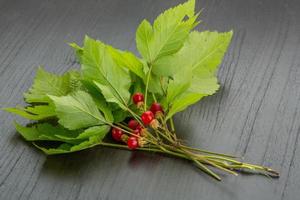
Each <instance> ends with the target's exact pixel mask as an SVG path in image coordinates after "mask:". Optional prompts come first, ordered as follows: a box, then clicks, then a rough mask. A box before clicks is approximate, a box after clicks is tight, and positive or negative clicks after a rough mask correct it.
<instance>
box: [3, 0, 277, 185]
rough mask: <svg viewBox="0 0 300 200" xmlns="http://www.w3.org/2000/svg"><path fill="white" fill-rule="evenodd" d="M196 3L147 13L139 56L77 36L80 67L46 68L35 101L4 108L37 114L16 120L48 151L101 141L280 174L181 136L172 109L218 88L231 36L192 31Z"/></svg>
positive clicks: (205, 164) (30, 97)
mask: <svg viewBox="0 0 300 200" xmlns="http://www.w3.org/2000/svg"><path fill="white" fill-rule="evenodd" d="M194 10H195V1H194V0H189V1H187V2H185V3H183V4H180V5H178V6H176V7H174V8H171V9H168V10H166V11H165V12H163V13H162V14H160V15H159V16H158V17H157V18H156V19H155V20H154V22H153V24H151V23H150V22H148V21H147V20H143V21H142V23H141V24H140V25H139V27H138V28H137V31H136V46H137V49H138V51H139V54H140V57H137V56H136V55H134V54H133V53H131V52H128V51H122V50H119V49H116V48H113V47H112V46H110V45H107V44H104V43H103V42H101V41H99V40H94V39H92V38H90V37H88V36H86V37H85V39H84V42H83V46H82V47H81V46H79V45H77V44H75V43H71V44H70V46H71V47H72V48H74V50H75V53H76V56H77V58H78V61H79V63H80V65H81V69H80V70H79V71H77V70H70V71H68V72H66V73H64V74H63V75H55V74H52V73H49V72H46V71H45V70H44V69H43V68H39V69H38V71H37V74H36V77H35V79H34V83H33V85H32V87H31V88H30V89H29V91H28V92H26V93H24V99H25V102H26V103H27V104H28V105H27V106H26V107H20V106H18V107H16V108H5V110H6V111H8V112H11V113H14V114H17V115H20V116H22V117H24V118H26V119H29V120H32V121H31V123H30V124H28V125H27V126H22V125H20V124H18V123H15V126H16V129H17V131H18V132H19V133H20V134H21V135H22V136H23V137H24V138H25V140H27V141H31V142H33V144H34V145H35V146H36V147H37V148H39V149H40V150H42V151H43V152H44V153H46V154H48V155H51V154H64V153H71V152H76V151H80V150H83V149H87V148H91V147H94V146H97V145H98V146H105V147H115V148H120V149H128V150H140V151H148V152H157V153H161V154H167V155H171V156H175V157H179V158H183V159H186V160H189V161H192V162H193V163H194V164H195V165H196V166H197V167H199V168H200V169H201V170H203V171H204V172H206V173H207V174H209V175H211V176H212V177H214V178H215V179H217V180H221V178H220V176H219V175H218V174H217V173H215V172H214V171H213V170H212V168H211V167H214V168H218V169H220V170H223V171H226V172H228V173H230V174H233V175H237V171H240V170H247V171H251V172H255V173H262V174H265V175H267V176H272V177H279V174H278V173H277V172H276V171H274V170H272V169H270V168H268V167H264V166H259V165H253V164H249V163H244V162H241V161H238V160H236V158H235V157H234V156H231V155H226V154H220V153H215V152H210V151H205V150H201V149H196V148H192V147H189V146H187V145H186V144H185V143H183V142H182V141H181V140H180V139H179V138H178V137H177V135H176V130H175V126H174V123H173V116H174V115H175V114H176V113H178V112H180V111H183V110H185V109H186V108H187V107H188V106H190V105H192V104H194V103H196V102H198V101H199V100H201V99H202V98H203V97H205V96H208V95H212V94H214V93H215V92H216V91H217V90H218V88H219V85H218V81H217V77H216V72H217V69H218V66H219V65H220V63H221V61H222V59H223V56H224V54H225V52H226V50H227V47H228V45H229V43H230V40H231V37H232V31H230V32H224V33H218V32H209V31H204V32H198V31H196V30H193V29H194V28H195V27H196V26H197V25H198V24H199V21H198V16H199V13H195V11H194ZM109 133H111V136H112V138H113V139H114V142H112V140H109V137H110V136H107V135H109ZM106 136H107V137H106Z"/></svg>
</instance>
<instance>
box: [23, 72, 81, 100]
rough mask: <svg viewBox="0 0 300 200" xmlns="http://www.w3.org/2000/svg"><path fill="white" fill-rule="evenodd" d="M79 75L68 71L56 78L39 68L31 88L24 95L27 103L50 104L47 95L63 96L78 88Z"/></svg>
mask: <svg viewBox="0 0 300 200" xmlns="http://www.w3.org/2000/svg"><path fill="white" fill-rule="evenodd" d="M78 79H79V74H78V72H76V71H70V72H67V73H65V74H63V75H62V76H58V75H55V74H52V73H49V72H47V71H45V70H44V69H43V68H41V67H39V68H38V70H37V74H36V77H35V79H34V82H33V85H32V87H31V88H30V89H29V91H28V92H27V93H24V97H25V101H26V102H27V103H50V102H51V101H50V99H49V97H48V96H47V95H54V96H64V95H66V94H68V93H70V92H72V91H74V90H77V89H78V87H80V83H79V82H80V81H79V80H78Z"/></svg>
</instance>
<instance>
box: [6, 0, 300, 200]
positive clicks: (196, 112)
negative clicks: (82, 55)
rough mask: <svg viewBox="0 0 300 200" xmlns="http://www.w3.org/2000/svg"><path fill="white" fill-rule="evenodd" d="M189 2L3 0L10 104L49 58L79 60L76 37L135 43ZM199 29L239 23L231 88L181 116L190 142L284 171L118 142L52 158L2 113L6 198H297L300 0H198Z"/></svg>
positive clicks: (63, 65)
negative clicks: (244, 171) (207, 163)
mask: <svg viewBox="0 0 300 200" xmlns="http://www.w3.org/2000/svg"><path fill="white" fill-rule="evenodd" d="M178 2H181V1H179V0H176V1H171V0H154V1H153V0H147V1H146V0H143V1H141V0H128V1H124V0H103V1H96V0H93V1H88V0H87V1H82V0H81V1H80V0H76V1H74V0H73V1H71V0H65V1H63V0H54V1H44V0H27V1H21V0H20V1H17V0H0V86H1V87H0V105H1V107H7V106H14V105H16V104H22V93H23V92H24V91H25V90H27V89H28V87H29V86H30V85H31V83H32V79H33V77H34V74H35V70H36V68H37V66H38V65H40V64H42V65H44V66H45V68H46V69H47V70H49V71H52V72H57V73H62V72H64V71H66V70H68V69H71V68H74V67H75V68H78V67H79V66H78V65H77V64H75V57H74V55H73V52H72V50H71V49H70V48H69V47H68V45H66V42H72V41H75V42H79V43H81V41H82V39H83V37H84V35H85V34H88V35H90V36H92V37H96V38H99V39H101V40H103V41H104V42H106V43H109V44H112V45H114V46H116V47H119V48H121V49H130V50H132V51H134V52H136V49H135V42H134V37H135V29H136V27H137V26H138V24H139V22H141V20H142V19H143V18H147V19H150V20H153V19H154V17H155V16H157V15H158V14H159V13H160V12H161V11H163V10H164V9H166V8H168V7H170V6H173V5H176V4H177V3H178ZM200 8H204V11H203V14H202V20H203V23H202V25H200V30H204V29H209V30H218V31H228V30H230V29H233V30H234V33H235V34H234V38H233V41H232V45H231V47H230V49H229V52H228V53H227V55H226V57H225V59H224V62H223V64H222V66H221V68H220V71H219V79H220V83H221V85H222V88H221V90H220V91H219V92H218V93H217V94H216V95H214V96H211V97H208V98H206V99H204V100H203V101H202V102H200V103H198V104H196V105H195V106H193V107H191V108H189V109H188V110H187V111H186V112H184V113H181V114H180V115H178V116H177V117H176V124H177V128H178V130H179V132H181V137H182V138H184V139H185V140H186V141H187V142H188V143H189V144H190V145H194V146H197V147H202V148H207V149H210V150H214V151H221V152H226V153H233V154H237V155H240V156H243V157H244V158H245V160H247V161H249V162H253V163H258V164H263V165H266V166H270V167H272V168H275V169H277V170H278V171H280V173H281V177H280V179H278V180H274V179H269V178H266V177H262V176H256V175H241V176H238V177H233V176H231V175H227V174H223V173H222V177H223V181H222V182H217V181H215V180H214V179H212V178H210V177H208V176H207V175H205V174H203V173H202V172H201V171H199V170H198V169H196V167H194V166H193V165H191V164H190V163H188V162H186V161H182V160H179V159H173V158H168V157H163V156H160V155H156V154H148V153H136V152H133V153H131V152H128V151H120V150H112V149H108V148H100V147H97V148H94V149H91V150H87V151H83V152H80V153H75V154H71V155H64V156H52V157H51V156H49V157H46V156H45V155H44V154H42V153H41V152H39V151H38V150H36V149H35V148H33V147H32V146H31V145H30V144H28V143H26V142H24V141H23V140H22V139H21V138H20V137H19V136H18V135H17V134H16V132H15V130H14V127H13V120H18V121H20V122H23V123H25V121H22V120H21V119H20V118H17V117H15V116H12V115H9V114H7V113H4V112H2V111H0V116H1V117H0V127H1V128H0V136H1V139H0V199H1V200H9V199H36V200H44V199H45V200H46V199H55V200H56V199H70V200H73V199H85V200H86V199H103V200H115V199H124V200H125V199H128V200H136V199H146V200H148V199H153V200H157V199H168V200H173V199H174V200H177V199H178V200H182V199H185V200H194V199H201V200H206V199H209V200H214V199H222V200H227V199H228V200H236V199H242V200H253V199H264V200H268V199H272V200H279V199H286V200H287V199H291V200H294V199H299V196H300V172H299V170H300V142H299V140H300V138H299V132H300V127H299V125H300V106H299V104H300V100H299V98H300V22H299V21H300V12H299V10H300V1H299V0H226V1H225V0H199V1H197V9H198V10H199V9H200Z"/></svg>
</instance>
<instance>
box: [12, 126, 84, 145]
mask: <svg viewBox="0 0 300 200" xmlns="http://www.w3.org/2000/svg"><path fill="white" fill-rule="evenodd" d="M15 127H16V130H17V131H18V132H19V133H20V134H21V135H22V136H23V137H24V138H25V139H26V140H27V141H61V142H73V143H74V142H75V140H72V141H70V140H68V139H65V138H60V137H57V136H65V137H71V138H74V137H76V136H77V135H78V134H79V132H78V131H70V130H67V129H65V128H63V127H62V126H53V125H51V124H48V123H43V124H34V125H33V126H31V127H25V126H22V125H20V124H18V123H15ZM79 139H80V138H79ZM78 141H80V140H78Z"/></svg>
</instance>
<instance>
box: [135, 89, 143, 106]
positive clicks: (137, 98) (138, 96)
mask: <svg viewBox="0 0 300 200" xmlns="http://www.w3.org/2000/svg"><path fill="white" fill-rule="evenodd" d="M132 100H133V102H134V104H138V103H139V102H144V95H143V94H142V93H139V92H137V93H135V94H134V95H133V96H132Z"/></svg>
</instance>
